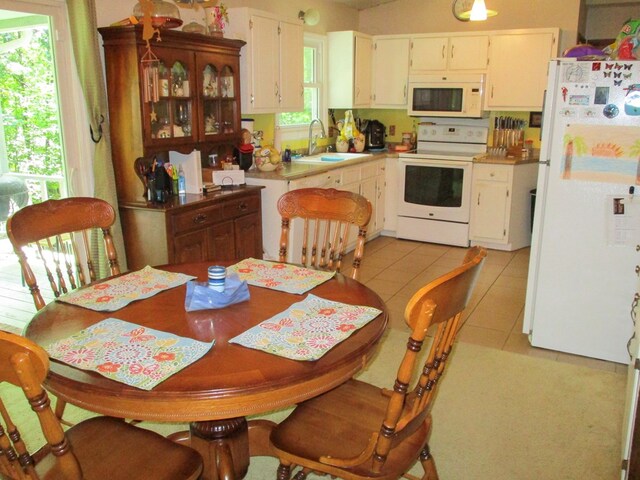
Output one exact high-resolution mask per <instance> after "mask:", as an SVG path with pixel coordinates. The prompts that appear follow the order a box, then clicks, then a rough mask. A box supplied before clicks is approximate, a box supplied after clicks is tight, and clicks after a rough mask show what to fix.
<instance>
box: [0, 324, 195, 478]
mask: <svg viewBox="0 0 640 480" xmlns="http://www.w3.org/2000/svg"><path fill="white" fill-rule="evenodd" d="M48 371H49V357H48V356H47V352H45V351H44V350H43V349H42V348H40V347H39V346H38V345H36V344H34V343H33V342H31V341H30V340H27V339H25V338H23V337H20V336H18V335H13V334H10V333H6V332H0V383H2V382H9V383H11V384H13V385H16V386H18V387H21V388H22V389H23V391H24V393H25V396H26V397H27V399H28V401H29V403H30V404H31V408H32V410H33V411H34V412H35V413H36V414H37V416H38V420H39V421H40V425H41V427H42V432H43V434H44V436H45V439H46V441H47V444H46V445H45V446H44V447H42V448H41V449H40V450H38V451H37V452H35V453H33V454H30V453H29V452H28V451H27V449H26V446H25V444H24V442H23V441H22V440H21V437H20V431H19V429H18V427H17V426H16V424H15V423H14V422H13V420H12V418H11V417H10V415H9V412H8V411H7V408H5V405H4V404H3V403H2V400H1V399H0V412H1V413H2V415H1V422H0V477H2V478H5V477H7V478H10V479H24V478H27V479H38V478H39V479H41V480H45V479H46V480H76V479H78V480H79V479H84V480H133V479H141V480H142V479H145V480H146V479H154V480H192V479H193V480H195V479H197V478H199V476H200V474H201V472H202V457H201V456H200V454H199V453H198V452H196V451H195V450H193V449H192V448H190V447H186V446H183V445H179V444H177V443H174V442H172V441H171V440H169V439H167V438H165V437H163V436H161V435H159V434H157V433H155V432H152V431H150V430H144V429H142V428H138V427H135V426H133V425H131V424H129V423H126V422H125V421H123V420H121V419H116V418H111V417H94V418H90V419H88V420H84V421H82V422H80V423H78V424H77V425H74V426H73V427H71V428H70V429H69V430H67V432H64V431H63V429H62V426H61V424H60V422H59V420H58V419H57V417H56V416H55V415H54V413H53V411H52V410H51V408H50V405H49V398H48V395H47V392H46V391H44V390H43V389H42V387H41V385H42V382H43V381H44V379H45V378H46V376H47V373H48ZM8 407H9V408H11V407H12V406H8ZM3 475H4V477H3Z"/></svg>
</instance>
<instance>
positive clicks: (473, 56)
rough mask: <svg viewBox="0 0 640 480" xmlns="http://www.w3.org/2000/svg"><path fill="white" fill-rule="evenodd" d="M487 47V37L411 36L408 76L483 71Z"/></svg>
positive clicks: (485, 65)
mask: <svg viewBox="0 0 640 480" xmlns="http://www.w3.org/2000/svg"><path fill="white" fill-rule="evenodd" d="M488 46H489V36H488V35H447V36H442V35H441V36H435V35H414V36H412V37H411V60H410V66H409V73H410V74H411V75H421V74H430V73H435V72H445V71H454V72H464V71H484V70H486V68H487V52H488Z"/></svg>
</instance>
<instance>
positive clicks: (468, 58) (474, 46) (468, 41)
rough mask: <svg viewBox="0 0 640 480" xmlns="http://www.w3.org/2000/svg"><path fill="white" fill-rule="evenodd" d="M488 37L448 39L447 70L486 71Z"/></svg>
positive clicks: (476, 36)
mask: <svg viewBox="0 0 640 480" xmlns="http://www.w3.org/2000/svg"><path fill="white" fill-rule="evenodd" d="M488 53H489V36H488V35H474V36H460V37H450V38H449V63H448V69H449V70H486V68H487V58H488Z"/></svg>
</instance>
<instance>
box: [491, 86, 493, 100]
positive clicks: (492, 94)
mask: <svg viewBox="0 0 640 480" xmlns="http://www.w3.org/2000/svg"><path fill="white" fill-rule="evenodd" d="M491 98H493V85H491Z"/></svg>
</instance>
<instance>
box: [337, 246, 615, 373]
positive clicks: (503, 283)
mask: <svg viewBox="0 0 640 480" xmlns="http://www.w3.org/2000/svg"><path fill="white" fill-rule="evenodd" d="M466 250H467V249H466V248H460V247H451V246H446V245H437V244H431V243H421V242H414V241H408V240H398V239H395V238H392V237H378V238H376V239H374V240H372V241H370V242H367V244H366V246H365V255H364V260H363V262H362V267H361V274H360V281H361V282H362V283H364V284H366V285H367V286H368V287H370V288H371V289H373V290H374V291H375V292H376V293H378V295H380V297H381V298H382V299H383V300H384V301H385V302H386V304H387V307H388V309H389V314H390V327H391V328H399V329H405V330H407V332H408V327H407V326H406V324H405V323H404V317H403V315H404V308H405V306H406V305H407V302H408V301H409V299H410V298H411V296H412V295H413V294H414V293H415V292H416V291H417V290H418V289H419V288H420V287H423V286H424V285H426V284H427V283H428V282H429V281H431V280H433V279H435V278H437V277H438V276H440V275H442V274H444V273H446V272H448V271H450V270H451V269H452V268H454V267H456V266H458V265H459V264H460V262H461V260H462V258H463V257H464V255H465V253H466ZM350 263H351V261H350V258H349V257H348V258H346V259H345V261H344V262H343V265H345V266H347V265H350ZM528 265H529V249H528V248H524V249H521V250H518V251H515V252H503V251H499V250H489V252H488V255H487V260H486V262H485V265H484V267H483V271H482V273H481V275H480V279H479V280H478V284H477V285H476V290H475V292H474V294H473V297H472V299H471V303H470V305H469V307H468V308H467V311H466V312H465V313H464V315H463V318H464V323H463V326H462V329H461V330H460V333H459V335H458V339H459V341H462V342H468V343H475V344H479V345H483V346H486V347H490V348H497V349H500V350H508V351H511V352H515V353H520V354H524V355H532V356H538V357H544V358H548V359H551V360H556V361H560V362H567V363H572V364H576V365H582V366H587V367H591V368H597V369H602V370H607V371H611V372H617V373H621V374H626V372H627V365H622V364H617V363H611V362H605V361H602V360H596V359H592V358H586V357H580V356H575V355H570V354H566V353H562V352H556V351H552V350H545V349H541V348H535V347H532V346H531V345H530V344H529V340H528V339H527V336H526V335H525V334H524V333H522V324H523V318H524V303H525V294H526V285H527V272H528ZM343 270H345V268H343Z"/></svg>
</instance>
